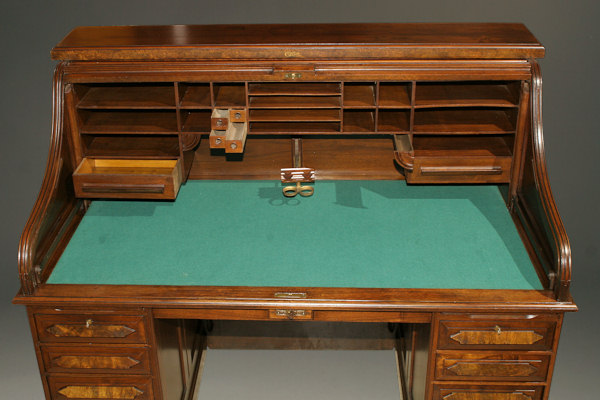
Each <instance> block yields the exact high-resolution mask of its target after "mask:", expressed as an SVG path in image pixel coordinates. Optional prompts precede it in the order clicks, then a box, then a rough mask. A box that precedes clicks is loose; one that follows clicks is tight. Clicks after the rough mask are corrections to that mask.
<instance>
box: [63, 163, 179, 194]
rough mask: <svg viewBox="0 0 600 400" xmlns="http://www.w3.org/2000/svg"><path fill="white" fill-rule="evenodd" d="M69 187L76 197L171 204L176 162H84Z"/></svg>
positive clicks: (176, 183) (176, 177) (175, 187)
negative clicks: (142, 200)
mask: <svg viewBox="0 0 600 400" xmlns="http://www.w3.org/2000/svg"><path fill="white" fill-rule="evenodd" d="M73 185H74V186H75V194H76V196H77V197H86V198H119V199H169V200H173V199H175V198H176V197H177V192H178V191H179V186H180V185H181V172H180V166H179V160H131V159H130V160H125V159H96V158H84V159H83V161H82V162H81V164H79V166H78V167H77V169H76V170H75V173H73Z"/></svg>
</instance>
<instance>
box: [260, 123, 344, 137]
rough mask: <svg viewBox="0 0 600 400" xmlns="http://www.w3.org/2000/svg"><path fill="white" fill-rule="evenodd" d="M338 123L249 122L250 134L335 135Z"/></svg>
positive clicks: (338, 126)
mask: <svg viewBox="0 0 600 400" xmlns="http://www.w3.org/2000/svg"><path fill="white" fill-rule="evenodd" d="M339 132H340V123H339V122H251V123H250V130H249V133H250V134H264V135H278V134H284V135H291V134H309V135H315V134H337V133H339Z"/></svg>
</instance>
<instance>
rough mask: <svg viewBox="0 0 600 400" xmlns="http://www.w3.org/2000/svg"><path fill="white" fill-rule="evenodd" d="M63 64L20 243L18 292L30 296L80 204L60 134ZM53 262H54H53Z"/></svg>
mask: <svg viewBox="0 0 600 400" xmlns="http://www.w3.org/2000/svg"><path fill="white" fill-rule="evenodd" d="M64 68H65V63H60V64H58V65H57V67H56V70H55V72H54V81H53V82H54V86H53V90H52V91H53V94H52V103H53V104H52V109H53V110H52V119H53V125H52V137H51V140H50V149H49V155H48V161H47V164H46V171H45V174H44V179H43V181H42V186H41V188H40V191H39V194H38V197H37V200H36V202H35V205H34V206H33V210H32V212H31V215H30V216H29V219H28V220H27V224H26V225H25V229H24V230H23V233H22V234H21V240H20V242H19V253H18V265H19V277H20V280H21V293H22V294H23V295H31V294H33V292H34V291H35V289H36V287H37V286H39V284H40V283H41V282H42V276H43V266H44V265H45V264H46V263H48V262H51V261H52V256H54V255H56V251H55V250H56V249H57V243H58V242H59V240H60V239H61V238H63V237H64V236H65V233H66V227H67V226H69V225H71V223H72V222H74V221H75V219H74V217H75V216H76V215H77V213H78V211H79V210H81V208H82V207H81V205H82V202H81V201H80V200H77V199H76V198H75V197H74V195H73V188H72V183H71V181H70V177H71V174H72V171H73V169H74V165H73V164H74V163H75V162H76V161H75V160H74V159H73V157H72V151H71V149H70V148H69V145H68V143H67V139H66V138H65V135H64V134H63V130H64V129H63V122H64V121H63V111H64V107H63V100H64V89H65V88H64V83H63V75H64ZM54 261H55V260H54Z"/></svg>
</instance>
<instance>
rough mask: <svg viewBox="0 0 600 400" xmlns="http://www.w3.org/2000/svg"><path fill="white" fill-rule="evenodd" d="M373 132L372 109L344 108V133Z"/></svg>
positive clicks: (373, 117)
mask: <svg viewBox="0 0 600 400" xmlns="http://www.w3.org/2000/svg"><path fill="white" fill-rule="evenodd" d="M372 132H375V111H374V110H344V133H372Z"/></svg>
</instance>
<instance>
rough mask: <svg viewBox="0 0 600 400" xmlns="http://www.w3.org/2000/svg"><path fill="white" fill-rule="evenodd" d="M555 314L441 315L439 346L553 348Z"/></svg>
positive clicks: (463, 347) (465, 347) (451, 347)
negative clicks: (487, 316)
mask: <svg viewBox="0 0 600 400" xmlns="http://www.w3.org/2000/svg"><path fill="white" fill-rule="evenodd" d="M555 330H556V319H554V318H552V317H548V318H543V317H531V318H529V319H527V317H524V318H519V317H516V318H514V319H513V318H511V319H508V318H506V319H502V318H498V319H495V318H489V319H477V318H472V319H469V320H460V319H457V320H454V319H447V320H445V319H443V318H442V319H441V320H440V324H439V336H438V349H457V350H458V349H460V350H462V349H494V350H504V349H506V350H511V349H512V350H552V346H553V343H554V334H555Z"/></svg>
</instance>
